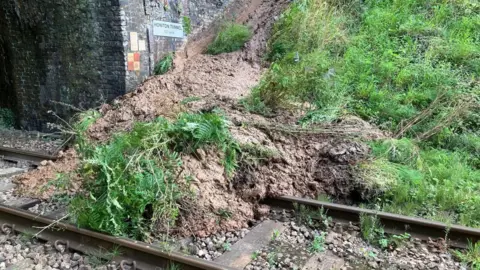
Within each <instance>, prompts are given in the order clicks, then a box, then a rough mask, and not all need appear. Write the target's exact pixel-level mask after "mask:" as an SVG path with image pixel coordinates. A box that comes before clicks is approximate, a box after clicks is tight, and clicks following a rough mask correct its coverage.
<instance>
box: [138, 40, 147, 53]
mask: <svg viewBox="0 0 480 270" xmlns="http://www.w3.org/2000/svg"><path fill="white" fill-rule="evenodd" d="M146 49H147V46H146V44H145V40H143V39H139V40H138V50H139V51H145V50H146Z"/></svg>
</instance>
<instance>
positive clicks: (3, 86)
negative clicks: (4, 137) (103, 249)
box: [0, 35, 18, 121]
mask: <svg viewBox="0 0 480 270" xmlns="http://www.w3.org/2000/svg"><path fill="white" fill-rule="evenodd" d="M4 37H5V35H1V36H0V113H2V111H3V110H2V109H8V110H11V111H12V112H13V113H14V115H17V113H18V107H17V104H18V102H17V95H16V92H15V88H14V83H13V74H12V72H13V65H12V59H11V56H12V54H11V50H10V48H9V46H8V44H7V41H6V40H5V38H4ZM0 117H1V115H0ZM16 120H17V119H15V121H16Z"/></svg>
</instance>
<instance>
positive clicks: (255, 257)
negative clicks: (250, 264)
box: [250, 250, 260, 261]
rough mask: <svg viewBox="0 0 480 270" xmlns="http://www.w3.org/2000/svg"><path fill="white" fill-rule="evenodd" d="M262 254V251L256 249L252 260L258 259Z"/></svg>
mask: <svg viewBox="0 0 480 270" xmlns="http://www.w3.org/2000/svg"><path fill="white" fill-rule="evenodd" d="M258 256H260V251H258V250H256V251H255V252H253V253H252V256H251V257H250V258H251V259H252V261H254V260H256V259H257V258H258Z"/></svg>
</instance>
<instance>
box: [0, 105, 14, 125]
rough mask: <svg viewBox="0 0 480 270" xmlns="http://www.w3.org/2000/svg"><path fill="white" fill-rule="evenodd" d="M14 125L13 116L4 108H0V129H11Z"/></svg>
mask: <svg viewBox="0 0 480 270" xmlns="http://www.w3.org/2000/svg"><path fill="white" fill-rule="evenodd" d="M14 125H15V115H14V114H13V112H12V111H11V110H9V109H6V108H0V129H8V128H13V126H14Z"/></svg>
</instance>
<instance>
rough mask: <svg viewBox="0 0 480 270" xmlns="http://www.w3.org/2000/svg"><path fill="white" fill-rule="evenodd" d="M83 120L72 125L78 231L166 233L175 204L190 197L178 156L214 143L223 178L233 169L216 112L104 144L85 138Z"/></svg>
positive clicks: (233, 150) (230, 145)
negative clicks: (79, 184) (77, 160)
mask: <svg viewBox="0 0 480 270" xmlns="http://www.w3.org/2000/svg"><path fill="white" fill-rule="evenodd" d="M86 118H87V119H85V118H82V119H81V121H79V122H78V124H77V126H76V127H77V131H78V132H79V136H78V138H80V139H81V140H80V142H79V146H78V147H77V150H78V152H79V153H80V156H81V167H80V169H79V171H78V174H79V175H80V176H81V177H82V178H83V181H84V186H83V187H84V190H85V193H83V194H79V195H77V196H76V197H75V198H74V199H73V200H72V202H71V204H70V209H69V210H70V213H71V214H72V215H73V216H74V217H75V219H76V222H77V223H78V225H79V226H81V227H88V228H91V229H94V230H98V231H103V232H107V233H110V234H112V235H119V236H128V237H133V238H136V239H144V238H146V237H147V236H148V234H149V233H150V232H151V231H152V225H155V227H156V228H157V229H159V230H162V229H165V231H168V228H170V227H172V226H174V225H175V222H176V220H177V218H178V216H179V214H180V210H179V205H178V204H179V201H180V200H183V199H186V198H188V196H189V192H188V183H187V182H188V181H186V180H185V179H178V177H179V168H180V166H181V155H182V154H189V153H192V152H194V151H196V150H197V149H199V148H202V147H205V146H208V145H213V146H217V147H218V148H219V149H220V150H221V151H222V152H223V153H224V156H225V158H224V165H225V170H226V173H227V174H228V175H230V174H231V173H232V172H233V170H234V169H235V167H236V155H237V151H238V146H237V144H236V143H235V142H234V141H233V139H232V137H231V136H230V133H229V131H228V123H227V121H226V120H225V118H224V117H223V116H222V115H221V114H219V113H218V112H211V113H203V114H186V113H185V114H181V115H179V116H178V118H177V120H176V121H174V122H169V121H167V120H166V119H164V118H158V119H157V120H156V121H154V122H151V123H137V124H136V125H135V126H134V127H133V129H132V130H131V131H130V132H125V133H119V134H117V135H115V136H114V137H113V138H112V139H111V140H110V141H109V142H107V143H103V144H94V143H93V142H89V141H88V139H85V138H86V136H85V135H84V133H83V132H84V131H85V130H86V128H85V127H86V126H87V123H90V122H91V120H92V116H91V115H88V114H87V117H86Z"/></svg>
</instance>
